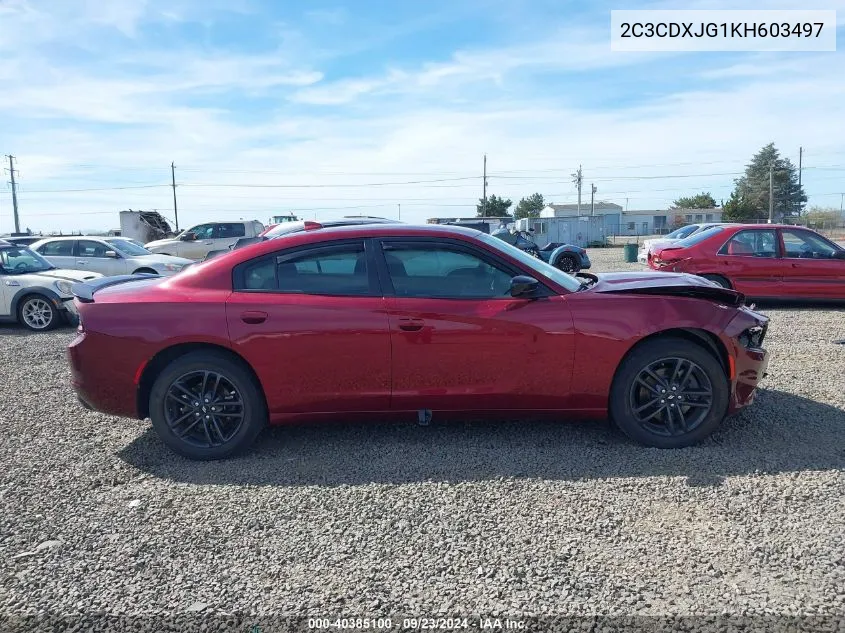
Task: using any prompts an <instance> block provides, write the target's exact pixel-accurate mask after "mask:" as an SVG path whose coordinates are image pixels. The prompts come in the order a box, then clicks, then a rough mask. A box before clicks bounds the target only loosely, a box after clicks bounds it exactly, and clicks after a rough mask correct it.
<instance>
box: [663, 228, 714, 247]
mask: <svg viewBox="0 0 845 633" xmlns="http://www.w3.org/2000/svg"><path fill="white" fill-rule="evenodd" d="M723 230H724V228H723V227H721V226H711V227H710V228H709V229H704V230H703V231H699V232H698V233H696V234H695V235H690V236H689V237H688V238H686V239H683V240H681V241H680V242H676V243H675V246H678V247H680V248H687V247H688V246H695V245H696V244H698V243H699V242H703V241H704V240H706V239H709V238H711V237H713V236H714V235H716V233H719V232H720V231H723Z"/></svg>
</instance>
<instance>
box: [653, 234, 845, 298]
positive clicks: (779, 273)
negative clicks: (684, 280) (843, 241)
mask: <svg viewBox="0 0 845 633" xmlns="http://www.w3.org/2000/svg"><path fill="white" fill-rule="evenodd" d="M648 264H649V266H650V267H651V268H653V269H654V270H659V271H669V272H684V273H693V274H695V275H700V276H702V277H704V278H706V279H709V280H710V281H712V282H714V283H717V284H719V285H720V286H722V287H724V288H733V289H734V290H737V291H739V292H741V293H743V294H745V295H747V296H749V297H754V298H758V299H790V298H791V299H835V300H845V249H843V248H842V247H841V246H839V245H838V244H835V243H834V242H831V241H830V240H828V239H826V238H824V237H822V236H821V235H819V234H818V233H816V232H815V231H811V230H810V229H805V228H802V227H797V226H791V225H774V224H731V225H723V226H714V227H710V228H709V229H707V230H705V231H701V232H700V233H696V234H695V235H693V236H691V237H688V238H686V239H684V240H681V241H680V242H676V243H675V244H672V245H669V246H666V247H665V248H662V249H658V250H657V251H653V252H652V253H651V254H650V255H649V260H648Z"/></svg>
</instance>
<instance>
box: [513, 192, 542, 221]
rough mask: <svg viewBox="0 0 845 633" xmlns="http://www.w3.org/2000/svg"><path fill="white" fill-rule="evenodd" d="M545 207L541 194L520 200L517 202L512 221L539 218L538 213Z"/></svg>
mask: <svg viewBox="0 0 845 633" xmlns="http://www.w3.org/2000/svg"><path fill="white" fill-rule="evenodd" d="M545 206H546V202H545V200H543V194H541V193H532V194H531V195H530V196H528V197H527V198H522V199H521V200H520V201H519V204H517V205H516V209H514V212H513V218H514V220H519V219H520V218H539V217H540V211H541V210H542V209H543V207H545Z"/></svg>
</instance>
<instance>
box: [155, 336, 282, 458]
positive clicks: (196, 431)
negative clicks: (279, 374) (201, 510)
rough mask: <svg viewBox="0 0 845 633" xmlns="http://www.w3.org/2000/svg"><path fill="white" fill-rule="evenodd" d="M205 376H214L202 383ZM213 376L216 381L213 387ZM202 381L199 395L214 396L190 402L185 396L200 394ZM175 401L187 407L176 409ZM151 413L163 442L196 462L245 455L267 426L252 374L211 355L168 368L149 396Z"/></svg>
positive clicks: (222, 356) (182, 359) (199, 353)
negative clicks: (238, 415)
mask: <svg viewBox="0 0 845 633" xmlns="http://www.w3.org/2000/svg"><path fill="white" fill-rule="evenodd" d="M206 373H210V374H213V375H209V376H208V378H207V379H206V378H204V375H205V374H206ZM216 376H220V380H219V381H217V382H216V384H215V383H214V382H212V381H215V380H216ZM203 380H207V383H205V384H206V389H205V390H203V391H202V392H203V393H204V394H205V395H206V396H212V397H209V398H208V400H210V402H206V401H205V400H206V399H205V398H199V397H198V396H197V399H196V400H193V401H191V400H190V399H189V398H187V394H188V393H193V394H199V393H200V390H201V386H202V385H201V384H200V383H201V382H202V381H203ZM176 384H179V385H180V386H181V387H182V389H180V388H179V387H177V386H176ZM215 387H216V388H215ZM185 388H187V391H184V390H183V389H185ZM212 392H213V393H212ZM174 395H178V397H179V398H181V400H185V403H184V404H179V403H178V402H177V401H176V400H175V399H174ZM181 400H179V402H181ZM236 402H237V404H236ZM215 407H216V408H215ZM149 412H150V418H151V419H152V423H153V428H154V429H155V430H156V433H158V436H159V437H160V438H161V439H162V441H163V442H164V443H165V444H167V446H168V447H170V449H171V450H173V451H174V452H176V453H178V454H180V455H182V456H184V457H187V458H189V459H195V460H214V459H224V458H226V457H231V456H233V455H236V454H238V453H240V452H243V451H244V450H246V449H247V448H249V447H250V446H251V445H252V444H253V443H254V442H255V438H256V437H258V434H259V433H261V430H262V429H263V428H264V427H265V426H267V407H266V404H265V402H264V395H263V393H262V392H261V389H260V388H259V386H258V385H257V384H256V381H255V378H254V377H253V376H252V374H251V373H250V371H249V370H248V369H247V368H246V367H244V365H243V363H241V362H239V361H238V360H236V359H233V358H231V357H230V356H228V355H227V354H225V353H221V352H217V351H212V350H209V351H197V352H191V353H189V354H185V355H184V356H180V357H179V358H177V359H176V360H174V361H172V362H171V363H170V364H169V365H167V366H166V367H165V368H164V369H163V370H162V371H161V373H160V374H159V375H158V376H157V377H156V379H155V382H154V383H153V386H152V389H151V390H150V402H149ZM239 412H240V413H241V416H240V419H238V418H237V414H238V413H239ZM198 418H199V419H198ZM180 420H181V421H180ZM206 420H208V421H207V422H206ZM180 434H181V435H182V437H180ZM221 439H222V440H223V441H220V440H221Z"/></svg>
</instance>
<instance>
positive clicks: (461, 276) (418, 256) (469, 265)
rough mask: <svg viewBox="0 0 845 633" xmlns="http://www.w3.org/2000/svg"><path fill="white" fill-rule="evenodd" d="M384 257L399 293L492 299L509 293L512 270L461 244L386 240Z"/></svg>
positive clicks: (402, 295) (405, 295) (420, 295)
mask: <svg viewBox="0 0 845 633" xmlns="http://www.w3.org/2000/svg"><path fill="white" fill-rule="evenodd" d="M384 257H385V261H386V263H387V269H388V273H389V274H390V280H391V282H392V283H393V289H394V291H395V293H396V296H398V297H433V298H438V297H439V298H444V299H492V298H495V297H505V296H509V295H508V292H509V290H510V283H511V277H512V275H511V274H510V273H509V272H507V271H505V270H503V269H501V268H499V267H498V266H495V265H493V264H490V263H488V262H487V261H485V260H484V259H482V258H481V257H480V256H477V255H474V254H473V253H471V252H469V251H467V250H464V249H461V248H459V247H453V246H449V245H440V244H414V243H406V244H386V245H385V251H384Z"/></svg>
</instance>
